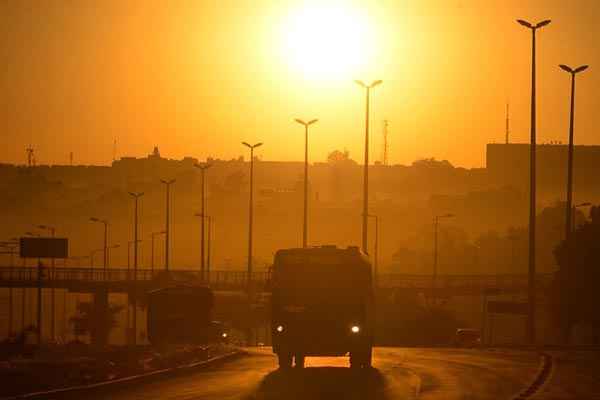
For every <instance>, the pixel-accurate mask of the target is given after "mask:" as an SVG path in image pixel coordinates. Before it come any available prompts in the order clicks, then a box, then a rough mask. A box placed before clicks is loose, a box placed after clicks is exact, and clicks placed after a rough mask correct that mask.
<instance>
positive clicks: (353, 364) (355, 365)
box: [350, 351, 361, 369]
mask: <svg viewBox="0 0 600 400" xmlns="http://www.w3.org/2000/svg"><path fill="white" fill-rule="evenodd" d="M360 364H361V363H360V352H358V351H351V352H350V368H352V369H359V368H360Z"/></svg>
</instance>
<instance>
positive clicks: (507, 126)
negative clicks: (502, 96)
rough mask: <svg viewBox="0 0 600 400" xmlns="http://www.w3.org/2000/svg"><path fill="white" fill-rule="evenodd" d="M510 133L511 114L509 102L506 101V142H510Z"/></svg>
mask: <svg viewBox="0 0 600 400" xmlns="http://www.w3.org/2000/svg"><path fill="white" fill-rule="evenodd" d="M509 135H510V115H509V108H508V103H506V131H505V139H504V140H505V142H506V144H508V143H509Z"/></svg>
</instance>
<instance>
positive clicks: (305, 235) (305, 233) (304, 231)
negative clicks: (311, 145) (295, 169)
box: [295, 118, 318, 248]
mask: <svg viewBox="0 0 600 400" xmlns="http://www.w3.org/2000/svg"><path fill="white" fill-rule="evenodd" d="M295 121H296V122H297V123H299V124H300V125H303V126H304V224H303V225H302V247H304V248H306V247H307V246H308V127H309V126H311V125H312V124H314V123H315V122H317V121H318V119H312V120H310V121H308V122H305V121H303V120H301V119H298V118H296V120H295Z"/></svg>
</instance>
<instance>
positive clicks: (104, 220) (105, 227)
mask: <svg viewBox="0 0 600 400" xmlns="http://www.w3.org/2000/svg"><path fill="white" fill-rule="evenodd" d="M90 221H92V222H98V223H101V224H104V276H105V277H106V269H107V268H108V220H106V219H99V218H96V217H92V218H90Z"/></svg>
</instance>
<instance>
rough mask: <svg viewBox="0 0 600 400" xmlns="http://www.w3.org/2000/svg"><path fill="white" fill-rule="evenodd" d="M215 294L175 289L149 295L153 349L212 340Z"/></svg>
mask: <svg viewBox="0 0 600 400" xmlns="http://www.w3.org/2000/svg"><path fill="white" fill-rule="evenodd" d="M213 303H214V296H213V292H212V290H211V289H210V288H208V287H188V286H173V287H166V288H163V289H158V290H154V291H152V292H150V293H148V340H149V341H150V343H152V344H153V345H164V344H204V343H207V342H208V341H210V340H211V339H212V336H213V333H212V332H211V327H212V322H211V318H212V308H213Z"/></svg>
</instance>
